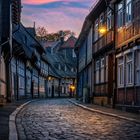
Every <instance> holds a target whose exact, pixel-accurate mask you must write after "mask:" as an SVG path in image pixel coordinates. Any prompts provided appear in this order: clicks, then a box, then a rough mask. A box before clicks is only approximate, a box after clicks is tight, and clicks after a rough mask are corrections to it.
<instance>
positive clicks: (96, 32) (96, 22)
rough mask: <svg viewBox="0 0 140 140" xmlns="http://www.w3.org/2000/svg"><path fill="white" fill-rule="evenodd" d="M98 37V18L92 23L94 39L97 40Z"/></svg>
mask: <svg viewBox="0 0 140 140" xmlns="http://www.w3.org/2000/svg"><path fill="white" fill-rule="evenodd" d="M98 38H99V19H97V20H96V21H95V25H94V41H96V40H98Z"/></svg>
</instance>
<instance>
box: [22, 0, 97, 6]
mask: <svg viewBox="0 0 140 140" xmlns="http://www.w3.org/2000/svg"><path fill="white" fill-rule="evenodd" d="M59 1H63V2H85V0H22V3H23V4H32V5H38V4H47V3H51V2H59ZM93 1H94V0H93ZM87 2H88V1H86V2H85V3H87Z"/></svg>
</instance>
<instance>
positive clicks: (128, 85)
mask: <svg viewBox="0 0 140 140" xmlns="http://www.w3.org/2000/svg"><path fill="white" fill-rule="evenodd" d="M133 86H134V84H133V83H132V84H126V87H133Z"/></svg>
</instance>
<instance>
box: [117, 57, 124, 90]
mask: <svg viewBox="0 0 140 140" xmlns="http://www.w3.org/2000/svg"><path fill="white" fill-rule="evenodd" d="M119 59H122V62H119ZM117 71H118V72H117V73H118V87H119V88H122V87H124V57H123V56H121V57H119V58H118V70H117ZM121 76H122V77H121Z"/></svg>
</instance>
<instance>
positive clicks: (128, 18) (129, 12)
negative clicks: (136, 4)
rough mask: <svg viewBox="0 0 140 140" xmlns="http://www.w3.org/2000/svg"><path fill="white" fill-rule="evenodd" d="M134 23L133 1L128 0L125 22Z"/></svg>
mask: <svg viewBox="0 0 140 140" xmlns="http://www.w3.org/2000/svg"><path fill="white" fill-rule="evenodd" d="M131 21H132V0H126V10H125V22H126V24H129V23H131Z"/></svg>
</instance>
